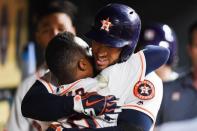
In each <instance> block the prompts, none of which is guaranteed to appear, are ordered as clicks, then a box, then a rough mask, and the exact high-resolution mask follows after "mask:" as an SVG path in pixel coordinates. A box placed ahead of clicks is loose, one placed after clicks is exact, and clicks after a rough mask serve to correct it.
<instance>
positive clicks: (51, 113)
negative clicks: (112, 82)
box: [21, 80, 119, 121]
mask: <svg viewBox="0 0 197 131" xmlns="http://www.w3.org/2000/svg"><path fill="white" fill-rule="evenodd" d="M98 100H99V102H96V103H95V104H91V105H87V104H86V103H87V101H91V102H94V101H98ZM114 100H116V98H115V97H114V96H111V95H109V96H102V95H99V94H97V93H96V92H90V93H85V94H84V95H81V96H80V95H76V96H74V97H73V96H65V95H64V96H58V95H54V94H51V93H49V92H48V90H47V89H46V87H45V86H44V85H43V84H42V83H41V82H40V81H38V80H37V81H36V82H35V84H34V85H33V86H32V87H31V88H30V90H29V91H28V93H27V94H26V95H25V97H24V99H23V101H22V107H21V108H22V114H23V116H25V117H29V118H33V119H36V120H41V121H57V120H58V119H60V118H63V117H67V116H70V115H72V114H74V113H76V112H78V113H84V114H85V115H94V116H98V115H102V114H104V113H112V112H114V110H115V109H116V108H119V107H118V106H117V105H116V102H114ZM88 108H91V109H93V110H91V111H90V110H86V109H88Z"/></svg>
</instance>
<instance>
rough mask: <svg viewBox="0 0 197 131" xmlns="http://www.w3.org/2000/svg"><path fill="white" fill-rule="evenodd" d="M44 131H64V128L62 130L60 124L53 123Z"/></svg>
mask: <svg viewBox="0 0 197 131" xmlns="http://www.w3.org/2000/svg"><path fill="white" fill-rule="evenodd" d="M46 131H66V128H63V127H62V126H61V124H60V123H57V122H54V123H51V124H50V125H49V127H48V128H47V130H46Z"/></svg>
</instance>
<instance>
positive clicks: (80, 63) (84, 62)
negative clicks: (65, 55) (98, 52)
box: [78, 58, 87, 71]
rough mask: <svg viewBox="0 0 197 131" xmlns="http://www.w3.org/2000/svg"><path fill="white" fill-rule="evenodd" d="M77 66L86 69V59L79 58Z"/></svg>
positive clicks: (82, 69)
mask: <svg viewBox="0 0 197 131" xmlns="http://www.w3.org/2000/svg"><path fill="white" fill-rule="evenodd" d="M78 68H79V69H80V70H81V71H85V70H86V69H87V60H85V59H83V58H82V59H80V60H79V61H78Z"/></svg>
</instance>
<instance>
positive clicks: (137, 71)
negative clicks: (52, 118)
mask: <svg viewBox="0 0 197 131" xmlns="http://www.w3.org/2000/svg"><path fill="white" fill-rule="evenodd" d="M145 71H146V61H145V57H144V53H143V51H140V52H138V53H136V54H133V55H132V56H131V57H130V58H129V59H128V60H127V61H126V62H123V63H117V64H115V65H112V66H110V67H108V68H106V69H104V70H103V71H102V72H101V73H100V74H99V75H98V76H97V77H96V78H86V79H81V80H78V81H76V82H74V83H71V84H69V85H63V86H61V87H59V90H58V91H57V92H56V93H55V94H58V95H76V94H80V93H83V92H92V91H97V92H98V93H99V94H101V95H115V96H116V97H117V98H119V100H118V105H120V106H123V105H124V106H123V108H127V107H125V106H126V105H128V106H129V105H135V104H136V102H139V101H141V99H143V100H142V101H146V102H147V103H148V102H149V101H152V100H153V99H154V98H155V95H154V93H155V92H157V90H155V88H154V85H153V86H151V87H150V85H151V84H150V83H146V84H145V85H148V86H147V89H145V90H144V89H141V92H142V93H141V96H142V97H139V96H138V93H134V92H137V91H135V90H136V87H137V86H136V85H138V86H139V85H141V83H144V76H145ZM147 79H148V80H149V77H148V78H147ZM150 81H151V82H154V81H153V80H152V79H151V80H150ZM41 82H42V83H43V84H44V85H45V86H46V87H47V89H48V91H49V92H51V93H52V92H54V91H55V90H56V89H55V87H53V86H51V87H50V86H49V85H48V84H47V83H44V82H43V81H41ZM140 82H141V83H140ZM134 87H135V88H134ZM148 88H149V89H148ZM50 90H51V91H50ZM138 90H139V91H140V89H138ZM143 92H145V94H144V93H143ZM139 94H140V93H139ZM143 95H144V96H143ZM158 103H159V102H158ZM137 105H138V107H139V108H132V109H136V110H139V111H142V112H144V113H146V114H147V115H149V116H150V117H151V118H152V119H153V120H154V118H153V117H152V116H151V115H152V114H156V113H154V112H157V111H158V110H157V109H155V111H154V110H150V112H149V111H147V112H145V111H144V110H141V109H143V108H144V109H145V110H146V108H147V110H149V108H150V107H151V106H144V105H143V104H142V105H140V104H137ZM136 107H137V106H136ZM140 107H141V108H140ZM115 117H116V118H117V115H116V116H115ZM102 118H104V117H102ZM69 119H70V118H65V119H62V120H60V122H61V123H62V124H63V126H64V127H67V128H68V127H71V125H70V123H69V122H70V121H71V120H69ZM68 121H69V122H68ZM72 122H73V124H75V125H77V126H78V127H79V128H83V127H88V128H90V127H91V126H90V124H92V123H93V124H94V125H95V127H96V128H102V127H109V126H116V125H117V121H116V122H109V121H106V120H105V119H101V117H99V118H91V117H89V118H87V117H86V118H83V119H80V120H73V119H72ZM95 127H94V128H95Z"/></svg>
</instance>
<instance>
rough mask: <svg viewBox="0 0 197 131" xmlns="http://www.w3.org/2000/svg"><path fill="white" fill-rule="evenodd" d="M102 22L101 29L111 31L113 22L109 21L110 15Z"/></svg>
mask: <svg viewBox="0 0 197 131" xmlns="http://www.w3.org/2000/svg"><path fill="white" fill-rule="evenodd" d="M101 23H102V27H101V29H102V30H105V31H107V32H109V28H110V27H111V26H113V25H112V23H111V22H110V21H109V17H108V18H107V19H106V20H102V21H101Z"/></svg>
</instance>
